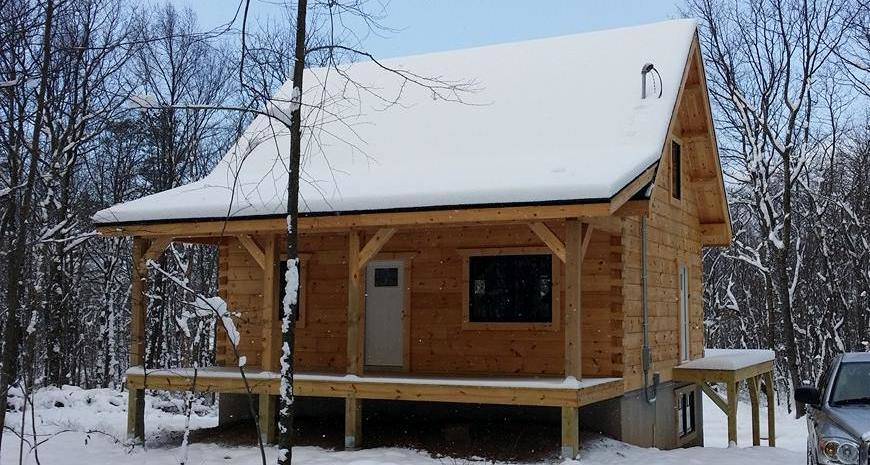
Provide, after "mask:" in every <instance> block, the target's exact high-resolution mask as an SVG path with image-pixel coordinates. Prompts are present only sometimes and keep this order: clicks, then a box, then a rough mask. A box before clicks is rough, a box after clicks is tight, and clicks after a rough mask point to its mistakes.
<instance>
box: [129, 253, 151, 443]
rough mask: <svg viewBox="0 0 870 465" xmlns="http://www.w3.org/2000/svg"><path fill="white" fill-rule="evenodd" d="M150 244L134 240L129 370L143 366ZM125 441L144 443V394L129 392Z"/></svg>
mask: <svg viewBox="0 0 870 465" xmlns="http://www.w3.org/2000/svg"><path fill="white" fill-rule="evenodd" d="M150 245H151V241H150V240H147V239H143V238H141V237H134V238H133V270H132V277H131V280H130V286H131V290H130V366H138V365H144V364H145V284H146V283H145V280H146V279H147V277H148V268H147V267H146V265H145V254H146V253H147V251H148V247H149V246H150ZM127 437H128V438H129V439H132V440H134V441H137V442H142V443H144V442H145V390H144V389H131V390H130V391H129V393H128V398H127Z"/></svg>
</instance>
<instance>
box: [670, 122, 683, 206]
mask: <svg viewBox="0 0 870 465" xmlns="http://www.w3.org/2000/svg"><path fill="white" fill-rule="evenodd" d="M674 145H676V146H678V147H679V148H680V156H679V169H678V170H677V169H676V168H675V166H674ZM683 145H684V144H683V141H682V139H680V138H679V137H676V136H671V138H670V144H669V145H668V166H669V167H670V173H669V174H670V176H668V187H669V190H670V198H671V202H673V203H675V204H678V205H679V204H681V203H682V202H683V198H684V197H685V193H686V192H685V187H686V179H685V176H684V175H683V174H684V173H685V169H684V168H685V166H686V163H685V157H683ZM677 178H679V186H677V183H676V180H677ZM677 190H678V191H679V196H677V195H675V193H676V191H677Z"/></svg>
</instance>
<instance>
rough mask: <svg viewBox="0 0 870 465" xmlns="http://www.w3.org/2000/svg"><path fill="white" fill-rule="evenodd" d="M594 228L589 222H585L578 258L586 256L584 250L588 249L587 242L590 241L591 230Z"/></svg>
mask: <svg viewBox="0 0 870 465" xmlns="http://www.w3.org/2000/svg"><path fill="white" fill-rule="evenodd" d="M594 229H595V227H594V226H592V225H591V224H586V225H585V226H584V228H583V247H582V248H581V250H580V259H581V260H582V259H584V258H586V250H588V249H589V243H590V242H592V231H593V230H594Z"/></svg>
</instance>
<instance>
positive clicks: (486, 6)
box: [154, 0, 682, 58]
mask: <svg viewBox="0 0 870 465" xmlns="http://www.w3.org/2000/svg"><path fill="white" fill-rule="evenodd" d="M154 1H159V0H154ZM169 1H170V2H171V3H173V4H175V5H176V6H179V7H189V8H191V9H192V10H193V11H194V12H195V13H196V14H197V17H198V19H199V21H200V23H201V24H202V25H203V26H204V27H205V28H215V27H218V26H220V25H222V24H226V23H227V22H229V21H230V20H231V19H232V18H233V15H234V14H235V12H236V9H237V8H238V6H239V0H169ZM276 3H279V2H277V1H276V0H252V2H251V17H253V18H255V19H258V20H263V19H262V18H268V17H272V18H274V17H276V16H277V15H279V14H280V13H281V9H282V8H283V7H279V6H276ZM681 4H682V1H680V0H537V1H536V0H462V1H461V0H438V1H435V0H392V1H391V2H389V3H387V4H386V6H385V9H384V19H383V20H382V23H383V24H384V25H385V26H388V27H390V28H391V29H393V30H394V32H386V33H381V34H380V36H379V35H375V34H369V35H368V36H367V37H364V38H362V46H364V47H365V49H366V50H368V51H369V52H371V53H372V54H373V55H374V56H376V57H378V58H389V57H396V56H405V55H414V54H419V53H427V52H435V51H442V50H454V49H460V48H468V47H475V46H480V45H488V44H496V43H503V42H515V41H520V40H527V39H535V38H541V37H552V36H559V35H565V34H573V33H578V32H587V31H594V30H599V29H608V28H614V27H621V26H632V25H637V24H644V23H651V22H655V21H663V20H667V19H673V18H677V17H679V16H680V13H679V6H680V5H681ZM370 5H372V6H377V5H379V3H377V0H373V1H372V2H371V3H370ZM236 27H239V24H238V23H237V24H236Z"/></svg>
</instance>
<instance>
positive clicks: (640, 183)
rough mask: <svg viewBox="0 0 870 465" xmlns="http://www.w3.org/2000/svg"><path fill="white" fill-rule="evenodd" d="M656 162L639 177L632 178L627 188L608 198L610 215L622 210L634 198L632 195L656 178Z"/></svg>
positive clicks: (657, 165)
mask: <svg viewBox="0 0 870 465" xmlns="http://www.w3.org/2000/svg"><path fill="white" fill-rule="evenodd" d="M658 167H659V164H658V162H656V163H654V164H653V165H652V166H650V167H649V168H647V169H646V170H644V171H643V173H641V174H640V175H638V176H637V177H636V178H634V180H633V181H631V182H630V183H628V185H627V186H625V187H623V188H622V189H621V190H620V191H619V192H617V193H616V195H614V196H613V197H611V198H610V208H609V210H610V214H611V215H612V214H614V213H616V211H617V210H619V209H620V208H622V206H623V205H625V203H626V202H628V201H629V200H631V198H632V197H634V194H637V192H638V191H640V190H641V189H643V188H644V187H646V185H647V184H649V183H651V182H652V181H653V179H655V176H656V170H657V169H658Z"/></svg>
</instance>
